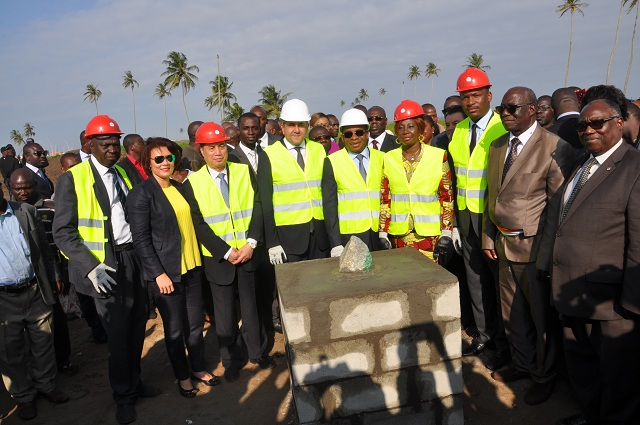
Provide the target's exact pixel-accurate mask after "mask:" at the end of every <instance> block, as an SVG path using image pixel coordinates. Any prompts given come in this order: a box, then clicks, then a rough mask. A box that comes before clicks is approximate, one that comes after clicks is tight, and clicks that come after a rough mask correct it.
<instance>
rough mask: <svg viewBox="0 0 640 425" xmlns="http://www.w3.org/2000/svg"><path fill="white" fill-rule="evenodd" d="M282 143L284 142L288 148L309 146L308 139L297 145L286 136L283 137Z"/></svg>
mask: <svg viewBox="0 0 640 425" xmlns="http://www.w3.org/2000/svg"><path fill="white" fill-rule="evenodd" d="M282 143H284V147H285V148H287V150H292V149H294V148H302V149H305V148H306V147H307V139H304V140H303V141H302V143H300V144H299V145H298V146H295V145H294V144H293V143H291V142H289V141H288V140H287V138H286V137H285V138H283V139H282Z"/></svg>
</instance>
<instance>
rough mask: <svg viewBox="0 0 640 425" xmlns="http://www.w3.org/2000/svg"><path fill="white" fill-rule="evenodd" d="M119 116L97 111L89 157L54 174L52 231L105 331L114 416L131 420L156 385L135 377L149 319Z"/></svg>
mask: <svg viewBox="0 0 640 425" xmlns="http://www.w3.org/2000/svg"><path fill="white" fill-rule="evenodd" d="M121 134H123V133H122V131H120V127H119V126H118V123H116V122H115V121H114V120H113V119H111V118H110V117H108V116H107V115H97V116H96V117H94V118H93V119H92V120H91V121H89V123H88V124H87V128H86V130H85V138H87V139H90V140H91V156H90V158H89V159H88V160H86V161H84V162H82V163H81V164H78V165H76V166H75V167H73V168H71V169H70V170H69V171H68V172H66V173H64V174H63V175H61V176H60V178H59V179H58V187H57V189H56V207H57V208H56V211H57V213H56V216H55V218H54V220H53V238H54V241H55V243H56V245H57V246H58V248H59V249H60V251H61V252H62V253H63V254H64V255H65V256H66V257H67V258H69V281H70V282H71V283H72V284H74V285H75V288H76V290H77V291H78V292H79V293H82V294H85V295H89V296H92V297H94V301H95V305H96V311H97V313H98V315H99V316H100V320H101V321H102V325H103V327H104V329H105V331H106V333H107V338H108V341H107V342H108V349H109V381H110V383H111V388H112V390H113V398H114V399H115V401H116V404H117V410H116V419H117V420H118V423H121V424H128V423H131V422H134V421H135V420H136V411H135V402H136V399H137V398H138V397H146V398H149V397H156V396H158V395H160V393H161V391H160V389H159V388H155V387H152V386H150V385H144V384H143V383H142V381H141V379H140V357H141V355H142V347H143V344H144V336H145V325H146V322H147V288H146V285H145V283H144V281H143V280H142V276H141V273H140V263H139V260H138V257H137V256H136V254H135V251H134V250H133V243H132V241H133V240H132V237H131V229H130V227H129V220H128V213H127V209H126V198H127V194H128V192H129V189H131V181H130V180H129V177H128V176H127V174H126V172H125V171H124V170H123V169H122V168H120V167H119V166H118V165H116V162H117V161H118V159H119V158H120V135H121Z"/></svg>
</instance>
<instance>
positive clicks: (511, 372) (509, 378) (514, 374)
mask: <svg viewBox="0 0 640 425" xmlns="http://www.w3.org/2000/svg"><path fill="white" fill-rule="evenodd" d="M529 376H530V374H529V372H523V371H521V370H518V369H516V368H515V367H513V366H512V367H509V368H506V369H504V370H498V371H496V372H492V373H491V377H492V378H493V379H495V380H496V381H498V382H515V381H520V380H522V379H527V378H529Z"/></svg>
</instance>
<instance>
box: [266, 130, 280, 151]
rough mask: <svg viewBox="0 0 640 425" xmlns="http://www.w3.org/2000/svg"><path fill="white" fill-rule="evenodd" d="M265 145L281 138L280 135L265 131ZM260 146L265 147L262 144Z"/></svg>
mask: <svg viewBox="0 0 640 425" xmlns="http://www.w3.org/2000/svg"><path fill="white" fill-rule="evenodd" d="M267 134H268V136H267V145H273V144H274V143H275V142H277V141H279V140H282V136H278V135H277V134H271V133H267ZM262 148H266V146H262Z"/></svg>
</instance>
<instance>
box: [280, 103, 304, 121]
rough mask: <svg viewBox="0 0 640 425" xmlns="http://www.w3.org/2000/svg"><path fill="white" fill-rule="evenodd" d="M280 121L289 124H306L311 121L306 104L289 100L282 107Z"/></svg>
mask: <svg viewBox="0 0 640 425" xmlns="http://www.w3.org/2000/svg"><path fill="white" fill-rule="evenodd" d="M280 119H281V120H282V121H289V122H308V121H309V120H311V115H310V114H309V108H308V107H307V104H306V103H304V102H303V101H301V100H300V99H291V100H287V101H286V102H285V104H284V105H282V110H281V111H280Z"/></svg>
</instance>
